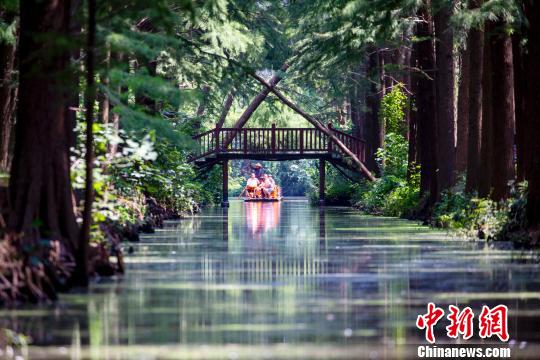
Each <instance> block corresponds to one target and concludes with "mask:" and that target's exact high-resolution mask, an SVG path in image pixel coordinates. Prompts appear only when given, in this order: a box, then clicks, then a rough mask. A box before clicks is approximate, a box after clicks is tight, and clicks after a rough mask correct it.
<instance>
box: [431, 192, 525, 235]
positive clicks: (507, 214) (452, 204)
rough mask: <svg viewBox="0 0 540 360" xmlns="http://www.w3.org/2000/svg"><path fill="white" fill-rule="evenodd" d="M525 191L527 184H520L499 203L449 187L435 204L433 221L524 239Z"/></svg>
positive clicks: (470, 232) (475, 232)
mask: <svg viewBox="0 0 540 360" xmlns="http://www.w3.org/2000/svg"><path fill="white" fill-rule="evenodd" d="M459 187H460V186H457V188H458V189H459ZM526 191H527V184H526V183H523V184H519V185H518V186H517V187H516V188H515V189H513V191H512V197H510V198H509V199H508V200H505V201H501V202H499V203H497V202H494V201H493V200H490V199H483V198H477V197H474V196H471V195H468V194H465V193H463V192H462V191H459V190H458V191H456V190H454V191H446V192H444V193H443V194H442V195H441V200H440V201H439V202H438V203H437V204H435V207H434V209H433V214H432V224H433V225H434V226H437V227H443V228H447V229H452V230H456V231H458V232H460V233H462V234H464V235H468V236H472V237H479V238H481V239H493V240H503V239H504V240H509V239H512V240H515V241H525V240H526V238H527V236H526V234H525V233H524V232H523V229H525V228H526V224H525V216H524V215H525V205H526V196H525V194H526Z"/></svg>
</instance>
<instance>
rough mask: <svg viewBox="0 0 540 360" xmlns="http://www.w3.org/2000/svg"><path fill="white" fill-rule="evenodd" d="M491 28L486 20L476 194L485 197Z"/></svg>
mask: <svg viewBox="0 0 540 360" xmlns="http://www.w3.org/2000/svg"><path fill="white" fill-rule="evenodd" d="M491 30H492V29H491V25H490V23H489V22H487V23H486V24H485V30H484V56H483V60H484V66H483V67H484V71H483V74H482V135H481V148H480V175H479V177H478V195H479V196H480V197H487V196H488V195H489V193H490V192H491V168H492V164H493V156H492V148H493V147H492V138H493V134H492V131H493V120H492V110H493V99H492V96H493V95H492V75H491V72H492V63H491V61H492V60H491V39H490V36H491V35H490V33H491Z"/></svg>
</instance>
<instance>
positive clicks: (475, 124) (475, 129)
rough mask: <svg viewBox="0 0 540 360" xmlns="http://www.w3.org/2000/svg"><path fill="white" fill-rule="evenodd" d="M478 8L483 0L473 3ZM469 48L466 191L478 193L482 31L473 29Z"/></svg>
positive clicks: (482, 52)
mask: <svg viewBox="0 0 540 360" xmlns="http://www.w3.org/2000/svg"><path fill="white" fill-rule="evenodd" d="M473 3H474V4H473V6H474V7H475V8H476V7H478V6H479V5H481V0H478V1H476V2H473ZM467 46H468V47H469V48H470V49H471V50H470V52H469V55H470V69H471V71H470V73H469V131H468V142H467V147H468V150H467V182H466V183H465V191H466V192H467V193H473V192H477V191H478V181H479V176H480V172H479V169H480V144H481V138H480V136H481V130H482V75H483V72H484V34H483V33H482V29H471V31H470V33H469V38H468V40H467Z"/></svg>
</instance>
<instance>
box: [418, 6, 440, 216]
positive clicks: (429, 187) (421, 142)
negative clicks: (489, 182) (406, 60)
mask: <svg viewBox="0 0 540 360" xmlns="http://www.w3.org/2000/svg"><path fill="white" fill-rule="evenodd" d="M428 8H429V5H426V6H425V7H422V8H420V10H419V12H418V18H419V19H421V21H419V22H418V23H417V24H416V37H417V38H418V39H422V40H420V41H417V42H415V43H414V45H413V53H414V57H415V58H416V61H417V64H418V65H417V68H418V70H419V72H416V73H415V74H414V77H413V81H414V82H416V86H415V87H416V89H417V92H416V93H415V94H414V95H415V101H416V109H417V110H416V111H417V112H416V118H417V126H418V133H417V139H418V148H419V152H418V153H419V158H420V159H419V160H420V163H421V175H420V188H421V192H422V194H427V195H428V205H432V204H433V203H434V202H435V201H436V198H437V172H436V171H437V157H436V144H437V114H436V112H435V109H436V100H435V82H434V81H433V76H434V69H435V49H434V46H433V22H432V19H431V16H430V14H429V11H428Z"/></svg>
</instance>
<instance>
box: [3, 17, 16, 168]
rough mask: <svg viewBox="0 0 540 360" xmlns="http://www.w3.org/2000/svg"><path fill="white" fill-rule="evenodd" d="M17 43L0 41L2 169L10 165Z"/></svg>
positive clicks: (10, 19)
mask: <svg viewBox="0 0 540 360" xmlns="http://www.w3.org/2000/svg"><path fill="white" fill-rule="evenodd" d="M3 18H4V21H6V22H8V23H11V22H12V21H14V19H15V14H13V13H7V14H3ZM15 48H16V44H7V43H6V42H1V43H0V170H3V171H7V170H8V167H9V158H10V156H9V155H10V154H9V149H10V140H11V131H12V128H13V122H14V121H13V120H14V113H13V112H14V110H15V104H16V96H15V95H16V91H17V90H16V87H15V86H14V84H13V70H14V66H15Z"/></svg>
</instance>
